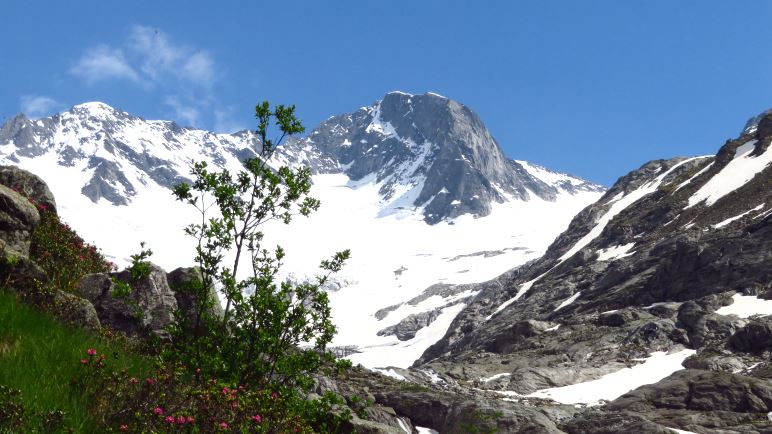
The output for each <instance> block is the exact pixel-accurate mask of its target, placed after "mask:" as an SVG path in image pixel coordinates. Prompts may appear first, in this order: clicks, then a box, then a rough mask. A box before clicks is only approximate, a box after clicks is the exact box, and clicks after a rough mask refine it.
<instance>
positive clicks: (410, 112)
mask: <svg viewBox="0 0 772 434" xmlns="http://www.w3.org/2000/svg"><path fill="white" fill-rule="evenodd" d="M0 145H10V146H7V147H4V149H3V150H2V151H0V162H2V161H6V162H8V163H14V164H16V163H19V164H21V163H23V161H26V159H29V158H36V157H40V156H43V155H49V154H52V155H51V157H54V158H55V159H56V161H57V163H58V166H63V167H68V168H73V172H72V173H74V174H75V173H77V174H81V173H89V174H90V175H89V178H88V179H87V180H85V181H84V182H83V185H82V186H81V187H80V192H81V194H83V195H84V196H86V197H88V198H89V199H90V200H91V201H93V202H95V203H97V202H99V201H100V200H106V201H108V202H110V203H112V204H113V205H119V206H120V205H127V204H129V203H131V202H132V201H133V200H135V199H136V198H137V195H139V194H141V192H142V191H143V190H144V189H146V186H147V185H148V184H149V183H151V182H152V183H155V184H157V185H159V186H161V187H167V188H169V187H172V186H173V185H175V184H177V183H179V182H181V181H184V180H186V177H187V176H188V175H187V174H188V173H189V161H188V157H189V156H191V155H197V156H198V157H197V158H198V159H200V160H205V161H207V162H208V163H209V164H210V165H212V166H214V167H218V168H228V169H229V170H230V171H232V172H236V171H238V170H239V169H240V168H241V167H242V166H241V163H240V162H241V161H243V160H244V159H246V158H249V157H254V156H255V155H256V153H255V151H256V150H258V149H260V144H259V143H258V142H257V139H256V136H255V135H254V134H253V133H251V132H248V131H242V132H238V133H234V134H214V133H211V132H207V131H200V130H194V129H191V128H183V127H180V126H179V125H177V124H175V123H173V122H165V121H146V120H144V119H141V118H139V117H137V116H133V115H131V114H129V113H126V112H124V111H121V110H118V109H115V108H113V107H110V106H108V105H106V104H103V103H99V102H91V103H85V104H80V105H77V106H75V107H73V108H71V109H70V110H68V111H66V112H64V113H61V114H57V115H54V116H52V117H49V118H45V119H40V120H30V119H28V118H27V117H25V116H24V115H19V116H16V117H15V118H13V119H11V120H10V121H8V122H7V123H6V124H4V125H2V126H0ZM274 158H275V161H276V164H282V163H286V164H290V165H297V164H303V165H306V166H309V167H310V168H311V169H312V171H313V173H314V174H322V173H344V174H346V175H348V176H349V177H350V178H351V180H352V184H353V185H357V184H362V183H368V182H374V183H377V184H378V187H379V192H380V194H381V196H382V198H383V201H384V204H385V205H386V206H385V208H384V213H391V212H396V211H398V210H401V209H415V210H421V212H422V213H423V215H424V217H425V220H426V222H428V223H437V222H439V221H441V220H444V219H449V218H453V217H456V216H459V215H462V214H473V215H478V216H484V215H487V214H488V213H489V212H490V209H491V205H492V204H493V203H497V202H499V203H500V202H503V201H506V200H511V199H518V200H528V199H529V198H531V197H532V196H536V197H538V198H541V199H544V200H555V198H556V197H557V195H558V194H560V193H568V194H575V193H577V192H582V191H592V192H601V191H603V190H604V187H602V186H599V185H597V184H593V183H591V182H589V181H586V180H583V179H579V178H576V177H572V176H569V175H565V174H560V173H555V172H552V171H550V170H548V169H546V168H543V167H540V166H537V165H534V164H530V163H527V162H524V161H513V160H510V159H508V158H506V157H505V156H504V154H503V152H502V151H501V148H500V146H499V145H498V143H497V142H496V141H495V139H494V138H493V137H492V136H491V134H490V133H489V132H488V130H487V129H486V128H485V125H484V124H483V123H482V121H481V120H480V118H479V117H478V116H477V115H476V114H475V113H474V112H472V111H471V110H470V109H469V108H468V107H466V106H464V105H463V104H460V103H458V102H456V101H453V100H451V99H448V98H445V97H442V96H439V95H436V94H432V93H427V94H424V95H409V94H406V93H402V92H391V93H389V94H387V95H385V96H384V97H383V99H382V100H380V101H377V102H375V103H374V104H372V105H371V106H369V107H363V108H361V109H359V110H357V111H355V112H353V113H348V114H342V115H338V116H333V117H331V118H329V119H328V120H326V121H325V122H323V123H322V124H321V125H319V126H318V127H316V128H315V129H314V130H313V131H312V132H311V133H310V134H309V135H308V136H307V137H305V138H299V139H295V138H291V139H290V140H288V141H287V142H286V143H285V144H283V145H282V146H280V147H279V148H278V149H277V150H276V155H275V157H274ZM0 177H2V175H1V174H0ZM51 205H52V206H53V205H54V204H53V203H51Z"/></svg>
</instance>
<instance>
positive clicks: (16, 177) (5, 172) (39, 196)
mask: <svg viewBox="0 0 772 434" xmlns="http://www.w3.org/2000/svg"><path fill="white" fill-rule="evenodd" d="M0 184H2V185H5V186H6V187H10V188H11V189H16V190H18V191H19V192H20V193H21V194H23V195H24V196H27V197H29V198H31V199H33V200H34V201H35V202H37V203H39V204H41V205H44V206H45V207H46V208H47V209H48V210H49V211H53V212H56V200H55V199H54V195H53V193H51V190H50V189H49V188H48V185H47V184H46V183H45V182H44V181H43V180H42V179H40V178H39V177H38V176H37V175H34V174H32V173H30V172H27V171H26V170H23V169H19V168H18V167H15V166H0Z"/></svg>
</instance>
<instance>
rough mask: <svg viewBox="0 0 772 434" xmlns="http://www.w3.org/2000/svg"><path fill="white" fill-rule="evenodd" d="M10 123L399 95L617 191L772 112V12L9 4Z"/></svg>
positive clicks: (248, 112)
mask: <svg viewBox="0 0 772 434" xmlns="http://www.w3.org/2000/svg"><path fill="white" fill-rule="evenodd" d="M2 17H3V19H2V26H0V41H2V42H0V53H2V54H1V55H0V83H2V86H0V122H2V121H4V120H6V119H8V118H10V117H12V116H14V115H15V114H17V113H19V112H22V111H23V112H25V113H27V114H28V115H30V116H32V117H40V116H47V115H50V114H52V113H55V112H58V111H61V110H64V109H67V108H69V107H70V106H72V105H75V104H78V103H82V102H86V101H103V102H106V103H108V104H110V105H112V106H114V107H118V108H121V109H123V110H126V111H128V112H130V113H133V114H136V115H139V116H142V117H145V118H148V119H169V120H175V121H177V122H178V123H180V124H182V125H190V126H195V127H198V128H203V129H213V130H215V131H218V132H232V131H235V130H238V129H243V128H254V122H253V118H252V114H253V109H254V105H255V103H256V102H258V101H261V100H264V99H267V100H270V101H272V102H275V103H290V104H296V105H297V107H298V113H299V115H300V117H301V119H302V120H303V121H304V124H305V125H306V127H307V129H309V130H310V129H311V128H313V127H314V126H315V125H316V124H317V123H319V122H320V121H322V120H324V119H325V118H327V117H329V116H331V115H334V114H340V113H345V112H351V111H354V110H356V109H357V108H359V107H361V106H365V105H369V104H371V103H372V102H373V101H375V100H378V99H380V98H381V97H382V96H383V95H384V94H385V93H386V92H389V91H392V90H402V91H405V92H411V93H424V92H427V91H431V92H436V93H439V94H442V95H445V96H447V97H449V98H453V99H455V100H457V101H459V102H462V103H464V104H466V105H467V106H469V107H470V108H471V109H472V110H474V111H475V112H477V113H478V114H479V115H480V117H481V118H482V120H483V121H484V122H485V123H486V125H487V126H488V128H489V130H490V131H491V133H492V134H493V135H494V137H496V139H497V140H498V141H499V143H500V144H501V145H502V147H503V148H504V151H505V152H506V154H507V155H508V156H509V157H510V158H514V159H522V160H528V161H531V162H534V163H538V164H542V165H545V166H547V167H549V168H552V169H556V170H560V171H565V172H569V173H572V174H575V175H579V176H583V177H585V178H588V179H591V180H593V181H596V182H600V183H602V184H605V185H610V184H612V183H613V182H614V181H615V180H616V179H617V178H618V177H619V176H622V175H624V174H626V173H627V172H628V171H630V170H632V169H634V168H637V167H639V166H640V165H642V164H643V163H645V162H646V161H648V160H652V159H658V158H670V157H675V156H690V155H704V154H713V153H715V152H716V151H717V150H718V148H719V147H720V146H721V145H722V144H723V143H724V141H725V140H726V139H728V138H731V137H735V136H736V135H737V133H738V132H739V131H740V129H741V128H742V126H743V124H744V122H745V121H746V120H747V119H748V118H749V117H751V116H753V115H755V114H757V113H759V112H761V111H763V110H765V109H768V108H770V107H772V85H771V83H772V51H771V49H770V42H772V25H771V24H770V22H772V2H767V1H761V0H758V1H745V0H738V1H732V2H725V1H723V2H719V1H691V0H690V1H672V0H657V1H646V2H626V1H618V0H604V1H594V0H588V1H582V2H578V1H554V0H533V1H505V0H501V1H485V2H469V1H455V0H444V1H416V0H413V1H408V0H395V1H390V2H369V1H361V0H358V1H354V0H337V1H324V2H323V1H311V0H309V1H281V2H280V1H274V2H257V1H255V2H251V1H238V2H237V1H232V2H203V1H200V2H193V1H182V0H165V1H161V2H159V1H154V2H151V1H144V0H142V1H140V0H133V1H117V0H115V1H111V0H99V1H91V0H87V1H79V2H62V1H59V2H44V1H30V2H22V1H11V2H7V3H5V4H4V5H3V11H2Z"/></svg>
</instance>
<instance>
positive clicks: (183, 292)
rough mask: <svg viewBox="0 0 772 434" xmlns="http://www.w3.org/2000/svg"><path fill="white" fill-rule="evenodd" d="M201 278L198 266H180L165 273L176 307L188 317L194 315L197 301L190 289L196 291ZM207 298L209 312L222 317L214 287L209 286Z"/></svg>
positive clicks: (190, 317) (221, 309) (220, 306)
mask: <svg viewBox="0 0 772 434" xmlns="http://www.w3.org/2000/svg"><path fill="white" fill-rule="evenodd" d="M201 279H202V277H201V270H200V269H199V268H198V267H180V268H177V269H175V270H173V271H171V272H170V273H168V274H167V275H166V280H167V282H168V283H169V287H170V288H171V289H172V291H173V292H174V298H175V299H176V300H177V307H179V309H180V311H182V312H185V313H186V316H187V318H188V319H192V318H195V316H196V313H195V312H194V310H195V307H196V306H197V305H198V303H197V302H196V296H195V294H194V293H193V292H192V291H198V287H199V286H200V285H201V284H202V283H201V282H202V280H201ZM207 299H208V301H207V303H208V305H210V306H211V310H210V313H211V314H212V315H214V316H215V317H217V318H222V317H223V314H224V312H223V308H222V305H221V304H220V301H219V299H218V298H217V292H216V291H215V289H214V288H209V291H208V295H207Z"/></svg>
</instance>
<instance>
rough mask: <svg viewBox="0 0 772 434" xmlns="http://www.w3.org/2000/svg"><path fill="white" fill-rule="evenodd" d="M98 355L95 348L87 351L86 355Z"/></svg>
mask: <svg viewBox="0 0 772 434" xmlns="http://www.w3.org/2000/svg"><path fill="white" fill-rule="evenodd" d="M96 353H97V351H96V350H95V349H93V348H89V349H87V350H86V354H88V355H89V356H96Z"/></svg>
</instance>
